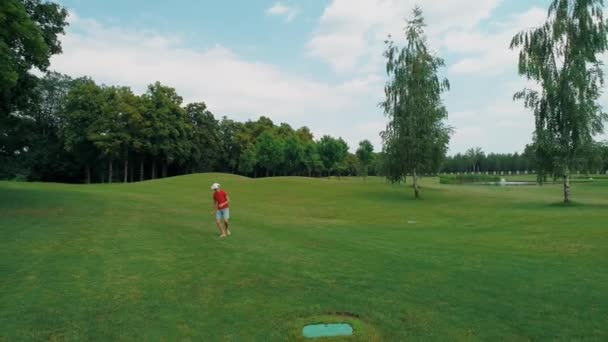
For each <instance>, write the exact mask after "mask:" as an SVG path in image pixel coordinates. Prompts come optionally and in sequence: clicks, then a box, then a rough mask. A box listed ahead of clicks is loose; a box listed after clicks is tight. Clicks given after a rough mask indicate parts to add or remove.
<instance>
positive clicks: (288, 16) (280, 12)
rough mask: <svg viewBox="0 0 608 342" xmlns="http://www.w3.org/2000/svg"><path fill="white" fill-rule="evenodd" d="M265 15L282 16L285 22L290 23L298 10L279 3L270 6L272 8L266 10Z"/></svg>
mask: <svg viewBox="0 0 608 342" xmlns="http://www.w3.org/2000/svg"><path fill="white" fill-rule="evenodd" d="M266 14H268V15H275V16H283V17H285V21H292V20H293V19H294V18H295V17H296V15H297V14H298V10H297V9H296V8H295V7H290V6H287V5H285V4H283V3H282V2H280V1H279V2H276V3H275V4H274V5H272V7H270V8H268V9H267V10H266Z"/></svg>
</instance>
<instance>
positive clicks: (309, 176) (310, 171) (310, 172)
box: [308, 169, 312, 178]
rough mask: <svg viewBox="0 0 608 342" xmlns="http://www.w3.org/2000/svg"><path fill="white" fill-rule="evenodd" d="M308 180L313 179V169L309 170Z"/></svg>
mask: <svg viewBox="0 0 608 342" xmlns="http://www.w3.org/2000/svg"><path fill="white" fill-rule="evenodd" d="M308 178H312V169H308Z"/></svg>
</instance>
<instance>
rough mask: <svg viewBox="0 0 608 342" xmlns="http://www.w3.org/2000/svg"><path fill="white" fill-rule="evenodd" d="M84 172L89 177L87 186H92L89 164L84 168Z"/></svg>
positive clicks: (86, 180)
mask: <svg viewBox="0 0 608 342" xmlns="http://www.w3.org/2000/svg"><path fill="white" fill-rule="evenodd" d="M84 172H85V173H86V175H87V178H86V179H85V182H87V184H91V165H89V164H87V165H86V166H85V168H84Z"/></svg>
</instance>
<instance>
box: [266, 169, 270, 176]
mask: <svg viewBox="0 0 608 342" xmlns="http://www.w3.org/2000/svg"><path fill="white" fill-rule="evenodd" d="M269 176H270V171H269V170H268V169H266V178H268V177H269Z"/></svg>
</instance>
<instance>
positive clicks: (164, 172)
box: [163, 161, 167, 178]
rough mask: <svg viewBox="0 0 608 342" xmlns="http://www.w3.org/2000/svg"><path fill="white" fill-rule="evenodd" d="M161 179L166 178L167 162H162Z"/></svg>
mask: <svg viewBox="0 0 608 342" xmlns="http://www.w3.org/2000/svg"><path fill="white" fill-rule="evenodd" d="M163 178H167V161H164V162H163Z"/></svg>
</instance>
